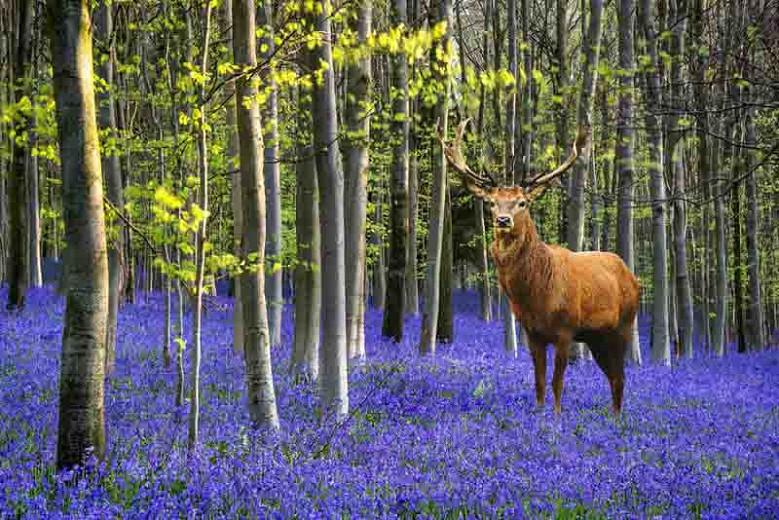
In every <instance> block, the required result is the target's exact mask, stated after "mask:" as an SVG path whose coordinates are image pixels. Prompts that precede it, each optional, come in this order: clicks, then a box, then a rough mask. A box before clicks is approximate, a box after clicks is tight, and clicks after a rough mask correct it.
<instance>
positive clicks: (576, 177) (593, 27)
mask: <svg viewBox="0 0 779 520" xmlns="http://www.w3.org/2000/svg"><path fill="white" fill-rule="evenodd" d="M602 13H603V1H602V0H590V18H589V26H588V27H587V35H586V37H585V39H584V43H583V46H582V47H583V48H582V52H583V54H584V60H585V65H584V77H583V78H582V89H581V93H580V95H579V107H578V113H577V118H578V126H579V127H581V126H587V127H590V128H591V126H592V107H593V99H594V93H595V86H596V83H597V81H598V60H599V58H600V41H601V14H602ZM590 146H591V145H588V147H587V152H586V153H583V154H582V155H581V156H580V157H579V159H578V160H577V161H576V163H575V164H574V167H573V168H574V169H573V173H572V178H571V191H570V200H569V202H568V225H567V243H568V247H569V248H570V249H571V250H572V251H581V250H582V246H583V242H584V184H585V182H586V179H587V170H588V168H589V160H588V159H589V156H590V152H589V149H590ZM593 188H595V187H593ZM583 356H584V345H582V344H581V343H573V344H571V359H578V358H581V357H583Z"/></svg>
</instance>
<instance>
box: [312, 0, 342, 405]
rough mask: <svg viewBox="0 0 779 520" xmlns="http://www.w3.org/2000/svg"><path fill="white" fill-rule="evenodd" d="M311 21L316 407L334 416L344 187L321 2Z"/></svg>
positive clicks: (338, 397) (338, 387)
mask: <svg viewBox="0 0 779 520" xmlns="http://www.w3.org/2000/svg"><path fill="white" fill-rule="evenodd" d="M317 4H318V6H321V10H320V9H318V11H319V12H317V15H316V29H317V30H318V31H319V32H320V33H321V34H322V44H321V45H320V46H319V47H317V48H316V49H314V50H313V51H312V52H313V54H314V59H315V61H316V62H317V63H320V64H322V67H323V68H325V70H322V82H321V84H319V83H318V84H317V85H316V86H315V87H314V104H313V111H312V114H313V116H314V143H315V150H314V151H315V156H316V169H317V177H318V180H319V194H320V196H319V211H320V217H321V221H320V222H321V229H322V272H323V273H327V276H323V277H322V353H321V354H322V355H321V356H320V379H319V380H320V390H321V396H322V406H323V408H325V409H328V410H332V411H333V412H334V413H335V414H336V416H338V417H342V416H345V415H346V414H347V413H348V411H349V384H348V380H347V368H348V367H347V352H346V314H345V311H346V291H345V284H344V282H345V278H346V276H345V272H344V271H345V263H344V181H343V173H342V171H341V165H340V152H339V149H338V148H339V145H338V139H337V137H338V121H337V114H336V98H335V74H334V68H333V55H332V44H331V36H332V32H331V20H330V17H331V15H332V13H331V12H330V11H331V9H332V5H331V4H330V2H328V1H327V0H325V1H321V2H317Z"/></svg>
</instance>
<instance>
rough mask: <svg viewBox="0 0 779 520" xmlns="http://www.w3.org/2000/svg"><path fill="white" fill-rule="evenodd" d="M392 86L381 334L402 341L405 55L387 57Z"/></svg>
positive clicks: (399, 21) (401, 8)
mask: <svg viewBox="0 0 779 520" xmlns="http://www.w3.org/2000/svg"><path fill="white" fill-rule="evenodd" d="M390 9H391V17H390V23H391V24H393V25H405V24H406V0H394V1H393V4H392V6H391V8H390ZM391 62H392V67H391V74H392V87H391V89H390V92H391V98H392V110H393V117H392V123H391V125H392V128H391V133H392V137H393V139H394V142H393V147H392V177H391V179H390V195H391V197H390V244H389V259H388V266H387V267H388V269H387V299H386V301H385V307H384V323H383V325H382V335H384V336H387V337H391V338H392V339H393V340H394V341H395V342H400V340H401V339H402V338H403V315H404V311H405V296H406V292H405V277H406V257H407V255H408V245H407V242H406V240H407V237H408V131H409V109H408V64H407V63H406V55H405V53H399V54H396V55H394V56H392V57H391Z"/></svg>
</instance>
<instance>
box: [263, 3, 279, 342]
mask: <svg viewBox="0 0 779 520" xmlns="http://www.w3.org/2000/svg"><path fill="white" fill-rule="evenodd" d="M272 6H273V3H272V2H263V3H262V5H261V6H260V7H259V9H258V10H257V13H258V15H259V17H260V19H259V22H260V25H262V26H264V28H265V36H264V37H263V38H261V39H260V49H261V51H260V58H261V60H263V61H268V60H270V59H271V58H272V56H273V55H274V54H275V52H276V48H275V43H274V40H273V11H272ZM265 81H267V82H268V87H269V88H270V92H269V93H268V101H267V105H266V107H265V116H264V117H265V128H264V130H263V137H264V141H265V165H264V173H265V197H266V199H267V214H266V219H267V228H266V231H267V234H266V236H265V258H266V263H268V265H269V266H270V268H269V272H268V273H266V274H265V297H266V300H267V306H268V329H269V333H270V344H271V345H278V344H280V343H281V316H282V312H283V310H284V295H283V291H282V275H283V269H282V265H281V252H282V251H281V247H282V244H281V164H280V162H279V158H280V156H279V109H278V98H277V96H278V94H277V92H276V85H275V82H274V81H273V78H272V77H266V79H265Z"/></svg>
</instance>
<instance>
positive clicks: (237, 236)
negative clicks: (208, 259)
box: [224, 0, 243, 356]
mask: <svg viewBox="0 0 779 520" xmlns="http://www.w3.org/2000/svg"><path fill="white" fill-rule="evenodd" d="M224 11H225V12H224V16H225V19H226V26H227V31H226V33H225V38H226V39H227V40H228V41H229V42H230V47H231V48H230V51H231V52H232V46H233V0H225V3H224ZM225 91H226V93H227V97H228V101H227V104H226V109H227V117H226V123H227V132H228V137H227V160H228V167H229V169H230V171H235V170H237V173H233V174H232V175H231V176H230V207H231V208H232V210H233V229H232V233H233V254H234V255H235V256H236V257H238V258H240V257H241V236H242V233H243V209H242V207H241V197H242V194H241V171H240V157H239V155H240V144H239V142H238V126H237V125H238V122H237V120H236V117H237V116H236V96H235V81H228V82H227V84H226V85H225ZM241 285H242V283H241V276H240V275H238V276H236V277H235V279H234V280H233V302H234V303H233V352H235V353H236V354H240V355H241V356H243V306H242V305H241V301H242V298H241Z"/></svg>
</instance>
